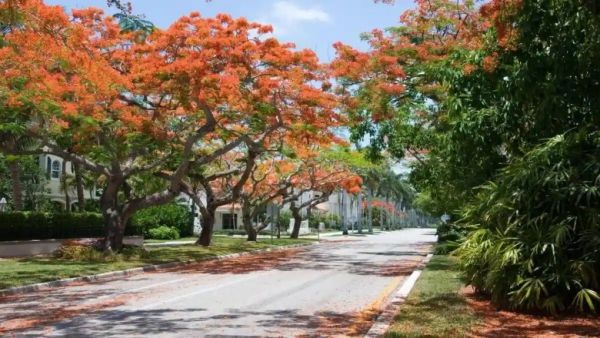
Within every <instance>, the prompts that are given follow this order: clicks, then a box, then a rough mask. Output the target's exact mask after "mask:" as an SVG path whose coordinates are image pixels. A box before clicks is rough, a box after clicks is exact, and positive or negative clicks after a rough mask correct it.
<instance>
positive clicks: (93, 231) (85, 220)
mask: <svg viewBox="0 0 600 338" xmlns="http://www.w3.org/2000/svg"><path fill="white" fill-rule="evenodd" d="M104 234H105V230H104V218H103V217H102V215H101V214H97V213H44V212H4V213H0V241H16V240H31V239H55V238H56V239H62V238H82V237H103V236H104ZM125 234H126V235H138V234H140V233H139V232H136V231H135V229H134V228H132V227H127V228H126V229H125Z"/></svg>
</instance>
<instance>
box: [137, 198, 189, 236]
mask: <svg viewBox="0 0 600 338" xmlns="http://www.w3.org/2000/svg"><path fill="white" fill-rule="evenodd" d="M192 223H193V220H192V213H191V212H190V211H189V210H188V208H187V207H185V206H182V205H179V204H177V203H169V204H165V205H161V206H157V207H151V208H148V209H144V210H140V211H138V212H137V213H135V215H133V217H132V219H131V225H132V226H133V227H134V228H136V229H137V231H138V232H141V233H143V234H144V235H146V236H147V237H150V230H151V229H154V228H158V227H161V226H166V227H170V228H175V229H176V230H177V231H178V234H179V236H180V237H187V236H191V235H192Z"/></svg>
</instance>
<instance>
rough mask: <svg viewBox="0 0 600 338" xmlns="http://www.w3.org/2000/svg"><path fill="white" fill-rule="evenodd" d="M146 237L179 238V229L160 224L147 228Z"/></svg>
mask: <svg viewBox="0 0 600 338" xmlns="http://www.w3.org/2000/svg"><path fill="white" fill-rule="evenodd" d="M148 238H151V239H179V230H177V229H175V228H173V227H168V226H164V225H161V226H159V227H157V228H152V229H150V230H148Z"/></svg>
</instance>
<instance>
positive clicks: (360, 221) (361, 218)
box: [357, 193, 365, 234]
mask: <svg viewBox="0 0 600 338" xmlns="http://www.w3.org/2000/svg"><path fill="white" fill-rule="evenodd" d="M364 219H365V217H364V210H363V207H362V193H360V194H359V195H358V224H357V226H358V233H359V234H362V233H363V231H362V227H363V222H364Z"/></svg>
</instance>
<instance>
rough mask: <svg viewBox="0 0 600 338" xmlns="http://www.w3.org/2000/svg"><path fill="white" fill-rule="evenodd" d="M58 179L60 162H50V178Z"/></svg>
mask: <svg viewBox="0 0 600 338" xmlns="http://www.w3.org/2000/svg"><path fill="white" fill-rule="evenodd" d="M59 177H60V162H59V161H58V160H54V161H52V178H59Z"/></svg>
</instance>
